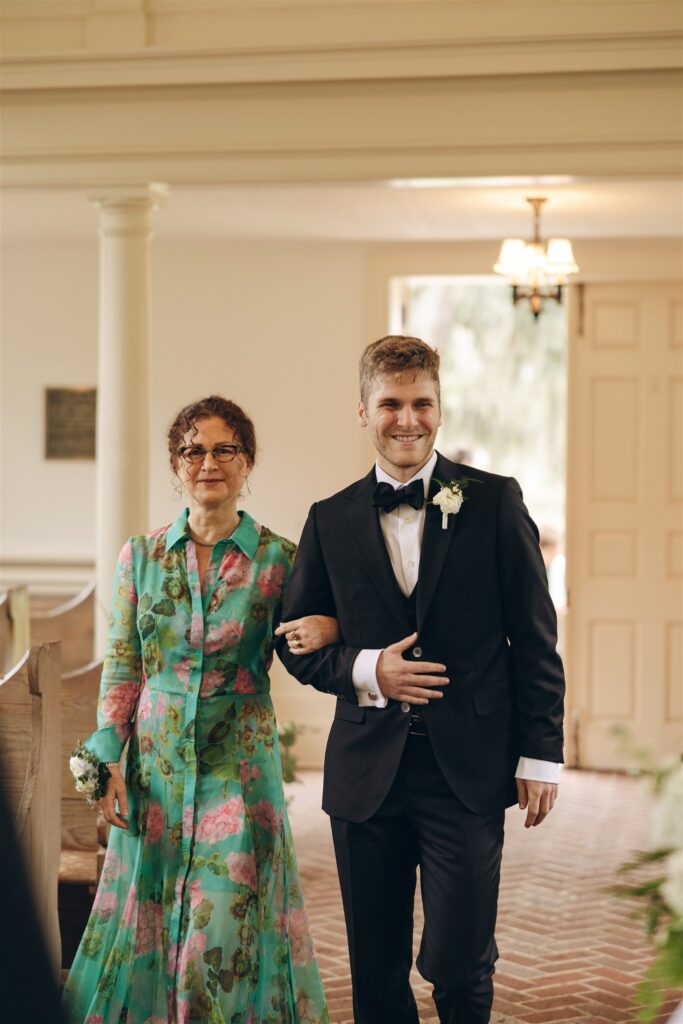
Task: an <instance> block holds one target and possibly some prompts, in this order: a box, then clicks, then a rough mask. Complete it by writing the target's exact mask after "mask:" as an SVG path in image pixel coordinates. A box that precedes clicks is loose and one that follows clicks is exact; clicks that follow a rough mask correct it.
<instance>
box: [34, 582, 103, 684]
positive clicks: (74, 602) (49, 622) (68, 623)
mask: <svg viewBox="0 0 683 1024" xmlns="http://www.w3.org/2000/svg"><path fill="white" fill-rule="evenodd" d="M49 640H59V641H60V642H61V645H62V671H63V672H71V671H72V670H73V669H76V668H81V667H82V666H84V665H88V664H89V663H90V662H91V661H92V659H93V657H94V656H95V584H94V583H89V584H88V585H87V587H85V588H84V589H83V590H82V591H81V592H80V594H76V596H75V597H72V598H71V599H70V600H69V601H66V602H64V604H60V605H57V607H55V608H48V609H43V610H39V609H34V608H32V609H31V643H33V644H39V643H44V642H46V641H49Z"/></svg>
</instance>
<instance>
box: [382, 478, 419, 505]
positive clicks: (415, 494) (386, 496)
mask: <svg viewBox="0 0 683 1024" xmlns="http://www.w3.org/2000/svg"><path fill="white" fill-rule="evenodd" d="M424 500H425V488H424V483H423V482H422V480H413V482H412V484H408V486H407V487H397V488H396V489H395V490H394V488H393V487H392V486H391V484H387V483H381V484H377V486H376V487H375V490H374V492H373V495H372V504H373V505H374V506H375V508H381V509H384V511H385V512H393V510H394V509H395V508H398V506H399V505H403V504H404V503H405V504H406V505H411V506H412V508H415V509H418V508H422V506H423V505H424Z"/></svg>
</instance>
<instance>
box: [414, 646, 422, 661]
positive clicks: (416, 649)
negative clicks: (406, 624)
mask: <svg viewBox="0 0 683 1024" xmlns="http://www.w3.org/2000/svg"><path fill="white" fill-rule="evenodd" d="M413 657H414V658H421V657H422V648H421V647H413Z"/></svg>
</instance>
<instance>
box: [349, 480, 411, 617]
mask: <svg viewBox="0 0 683 1024" xmlns="http://www.w3.org/2000/svg"><path fill="white" fill-rule="evenodd" d="M376 483H377V478H376V476H375V470H374V467H373V469H372V470H371V471H370V473H369V474H368V475H367V476H366V477H365V478H364V479H363V480H361V481H360V483H359V485H358V487H357V488H356V490H355V492H354V493H353V495H352V496H351V497H350V498H349V500H348V501H347V503H346V507H345V508H344V518H345V519H346V524H347V526H348V528H349V532H350V534H351V538H352V541H353V543H354V545H355V547H356V550H357V551H358V554H359V555H360V557H361V559H362V561H363V564H364V566H365V568H366V570H367V572H368V575H369V576H370V579H371V580H372V582H373V584H374V586H375V588H376V589H377V591H378V592H379V594H380V596H381V597H382V599H383V600H384V601H385V603H386V604H387V605H388V606H389V608H390V609H391V611H392V612H393V614H394V616H395V617H396V619H397V620H398V622H400V623H401V625H402V626H403V627H404V628H406V627H409V625H410V623H409V621H408V614H407V612H406V604H405V598H404V596H403V594H402V593H401V589H400V587H399V585H398V583H397V582H396V577H395V576H394V570H393V568H392V566H391V560H390V558H389V553H388V551H387V547H386V544H385V543H384V536H383V534H382V528H381V526H380V525H379V513H378V511H377V509H376V508H373V505H372V494H373V491H374V488H375V485H376ZM407 631H408V632H409V631H410V630H409V628H408V629H407Z"/></svg>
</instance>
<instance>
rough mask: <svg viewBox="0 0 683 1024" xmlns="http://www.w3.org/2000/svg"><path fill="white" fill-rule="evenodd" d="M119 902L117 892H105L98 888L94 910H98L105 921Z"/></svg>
mask: <svg viewBox="0 0 683 1024" xmlns="http://www.w3.org/2000/svg"><path fill="white" fill-rule="evenodd" d="M118 904H119V900H118V896H117V895H116V893H115V892H103V891H102V889H98V891H97V896H96V897H95V902H94V903H93V905H92V906H93V910H95V911H97V913H98V914H99V916H100V917H101V918H102V920H103V921H108V920H109V918H110V917H111V916H112V914H113V913H114V911H115V910H116V908H117V906H118Z"/></svg>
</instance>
